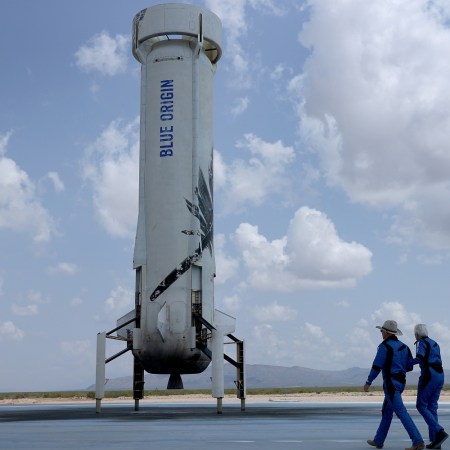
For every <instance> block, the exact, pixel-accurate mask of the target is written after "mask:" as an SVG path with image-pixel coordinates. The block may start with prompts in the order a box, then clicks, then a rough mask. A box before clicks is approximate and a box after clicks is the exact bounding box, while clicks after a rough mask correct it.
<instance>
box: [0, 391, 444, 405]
mask: <svg viewBox="0 0 450 450" xmlns="http://www.w3.org/2000/svg"><path fill="white" fill-rule="evenodd" d="M403 401H404V402H415V401H416V391H415V390H405V392H404V393H403ZM102 402H103V403H120V402H122V403H127V402H133V399H132V398H131V397H118V398H105V399H103V400H102ZM209 402H211V403H215V402H216V399H215V398H213V397H211V396H210V395H207V394H186V395H164V396H155V395H152V396H146V397H144V398H143V399H142V400H141V403H142V404H146V403H209ZM239 402H240V399H238V398H236V397H235V396H234V395H226V396H225V397H224V398H223V404H232V403H239ZM263 402H299V403H318V402H324V403H326V402H332V403H335V402H363V403H365V402H370V403H376V402H379V403H381V402H383V393H382V392H381V391H374V392H368V393H365V392H362V391H361V392H340V393H336V392H333V393H329V392H318V393H298V394H265V395H248V396H247V398H246V403H263ZM440 402H450V392H449V391H444V392H442V394H441V397H440ZM58 403H92V404H95V400H93V399H89V398H87V397H72V398H52V399H46V398H20V399H3V400H0V404H1V405H30V404H58Z"/></svg>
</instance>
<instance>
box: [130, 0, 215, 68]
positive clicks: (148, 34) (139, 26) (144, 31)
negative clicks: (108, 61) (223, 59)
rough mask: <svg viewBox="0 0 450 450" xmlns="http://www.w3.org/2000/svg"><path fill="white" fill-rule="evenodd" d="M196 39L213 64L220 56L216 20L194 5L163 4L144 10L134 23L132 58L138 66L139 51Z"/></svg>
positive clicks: (213, 15)
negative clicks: (171, 42)
mask: <svg viewBox="0 0 450 450" xmlns="http://www.w3.org/2000/svg"><path fill="white" fill-rule="evenodd" d="M192 38H196V39H197V38H199V39H201V40H202V46H203V50H204V51H205V53H206V55H207V56H208V57H209V59H210V61H211V62H212V63H213V64H215V63H216V62H217V61H218V60H219V59H220V56H221V54H222V49H221V48H220V45H221V38H222V24H221V22H220V19H219V17H218V16H217V15H216V14H214V13H212V12H211V11H208V10H207V9H203V8H199V7H197V6H193V5H186V4H178V3H166V4H163V5H156V6H152V7H151V8H147V9H143V10H142V11H141V12H140V13H139V14H136V16H135V17H134V20H133V43H132V45H133V55H134V57H135V58H136V59H137V60H138V61H139V62H141V63H143V62H144V61H142V59H141V57H140V54H139V51H138V50H139V48H140V47H141V45H144V44H145V46H146V48H147V52H148V51H149V50H150V49H151V47H152V45H153V44H154V43H156V42H159V41H161V40H168V39H186V40H190V39H192Z"/></svg>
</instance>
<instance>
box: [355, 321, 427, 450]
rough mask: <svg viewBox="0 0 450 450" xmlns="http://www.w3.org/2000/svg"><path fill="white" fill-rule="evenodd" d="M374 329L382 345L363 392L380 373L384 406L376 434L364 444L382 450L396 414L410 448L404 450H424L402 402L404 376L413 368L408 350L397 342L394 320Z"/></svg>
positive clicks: (420, 438)
mask: <svg viewBox="0 0 450 450" xmlns="http://www.w3.org/2000/svg"><path fill="white" fill-rule="evenodd" d="M377 328H379V329H380V331H381V335H382V336H383V342H382V343H381V344H380V345H379V346H378V349H377V354H376V356H375V359H374V361H373V364H372V369H371V371H370V373H369V376H368V377H367V381H366V384H365V385H364V387H363V389H364V392H369V388H370V385H371V384H372V382H373V380H375V378H376V377H377V376H378V375H379V373H380V372H382V373H383V391H384V402H383V408H382V410H381V413H382V416H381V422H380V425H379V427H378V430H377V432H376V434H375V437H374V438H373V439H369V440H368V441H367V443H368V444H369V445H371V446H372V447H376V448H383V444H384V441H385V439H386V436H387V434H388V431H389V427H390V426H391V422H392V417H393V415H394V412H395V414H396V415H397V417H398V418H399V419H400V421H401V423H402V425H403V426H404V427H405V430H406V431H407V433H408V435H409V437H410V438H411V441H412V446H411V447H408V448H407V449H405V450H422V449H423V448H425V443H424V441H423V439H422V436H421V434H420V432H419V429H418V428H417V427H416V425H415V423H414V422H413V420H412V419H411V416H410V415H409V414H408V411H407V410H406V408H405V405H404V404H403V400H402V392H403V390H404V389H405V384H406V372H409V371H411V370H412V368H413V358H412V355H411V350H410V349H409V347H408V346H407V345H406V344H404V343H403V342H401V341H400V340H399V339H398V338H397V336H401V335H402V334H403V333H402V332H401V331H400V330H399V328H398V327H397V322H396V321H395V320H386V321H385V322H384V323H383V325H381V326H377Z"/></svg>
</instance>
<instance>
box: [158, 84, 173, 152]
mask: <svg viewBox="0 0 450 450" xmlns="http://www.w3.org/2000/svg"><path fill="white" fill-rule="evenodd" d="M173 101H174V84H173V80H161V85H160V92H159V120H160V121H161V122H165V123H164V126H162V125H161V126H160V127H159V156H160V157H161V158H163V157H165V156H173V152H174V149H173V136H174V132H173V125H170V122H172V121H173ZM167 122H169V123H167Z"/></svg>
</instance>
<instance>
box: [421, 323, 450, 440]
mask: <svg viewBox="0 0 450 450" xmlns="http://www.w3.org/2000/svg"><path fill="white" fill-rule="evenodd" d="M414 335H415V336H416V357H415V358H414V360H413V364H419V366H420V378H419V384H418V386H417V401H416V407H417V411H419V412H420V414H421V415H422V417H423V418H424V420H425V422H426V424H427V425H428V434H429V437H430V444H428V445H427V448H438V449H439V448H441V444H442V443H443V442H444V441H445V440H446V439H447V438H448V434H447V433H446V432H445V431H444V427H442V426H441V425H439V422H438V413H437V411H438V400H439V396H440V395H441V390H442V387H443V386H444V370H443V369H442V360H441V351H440V348H439V345H438V343H437V342H436V341H433V339H430V338H429V337H428V330H427V326H426V325H425V324H423V323H419V324H417V325H416V326H415V327H414Z"/></svg>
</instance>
